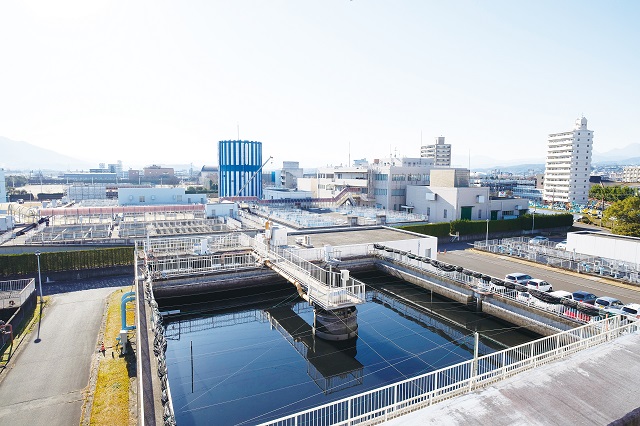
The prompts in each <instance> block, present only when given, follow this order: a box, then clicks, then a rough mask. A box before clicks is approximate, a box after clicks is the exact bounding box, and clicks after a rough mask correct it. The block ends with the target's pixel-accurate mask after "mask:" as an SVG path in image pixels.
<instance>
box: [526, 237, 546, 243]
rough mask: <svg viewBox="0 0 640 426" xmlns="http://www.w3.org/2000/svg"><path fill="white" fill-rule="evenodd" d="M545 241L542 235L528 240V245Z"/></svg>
mask: <svg viewBox="0 0 640 426" xmlns="http://www.w3.org/2000/svg"><path fill="white" fill-rule="evenodd" d="M545 241H549V239H548V238H547V237H543V236H542V235H538V236H535V237H533V238H531V239H530V240H529V244H541V243H543V242H545Z"/></svg>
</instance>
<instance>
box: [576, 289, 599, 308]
mask: <svg viewBox="0 0 640 426" xmlns="http://www.w3.org/2000/svg"><path fill="white" fill-rule="evenodd" d="M597 298H598V297H597V296H596V295H595V294H593V293H589V292H588V291H582V290H580V291H574V292H573V300H575V301H576V302H582V303H588V304H590V305H593V304H594V303H595V302H596V299H597Z"/></svg>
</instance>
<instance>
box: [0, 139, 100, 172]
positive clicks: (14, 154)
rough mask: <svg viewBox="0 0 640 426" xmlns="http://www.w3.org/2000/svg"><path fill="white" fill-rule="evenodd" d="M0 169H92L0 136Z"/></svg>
mask: <svg viewBox="0 0 640 426" xmlns="http://www.w3.org/2000/svg"><path fill="white" fill-rule="evenodd" d="M0 152H1V153H2V156H1V157H0V168H4V169H9V170H38V169H41V170H60V171H61V170H75V169H83V168H88V167H92V165H91V164H89V163H87V162H85V161H82V160H78V159H76V158H72V157H68V156H66V155H62V154H58V153H57V152H55V151H52V150H50V149H45V148H40V147H39V146H35V145H32V144H30V143H27V142H22V141H14V140H11V139H8V138H5V137H2V136H0Z"/></svg>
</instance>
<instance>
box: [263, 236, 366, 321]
mask: <svg viewBox="0 0 640 426" xmlns="http://www.w3.org/2000/svg"><path fill="white" fill-rule="evenodd" d="M253 249H254V251H255V253H256V254H257V255H258V261H259V262H260V263H264V264H265V265H266V266H268V267H269V268H271V269H272V270H274V271H275V272H277V273H278V274H280V275H281V276H282V277H283V278H285V279H287V280H288V281H289V282H291V283H292V284H293V285H295V286H296V287H299V290H300V288H301V289H302V291H303V292H304V294H306V295H307V298H306V297H303V299H305V300H308V301H309V302H311V303H312V304H313V305H315V306H319V307H321V308H322V309H324V310H325V311H332V310H336V309H342V308H349V307H352V306H356V305H360V304H362V303H365V302H366V295H365V284H364V283H363V282H362V281H358V280H356V279H355V278H353V277H350V276H349V271H346V270H343V271H340V272H333V271H332V270H326V269H323V268H321V267H319V266H317V265H315V264H313V263H311V262H309V261H307V260H305V259H302V258H301V257H298V256H296V255H295V254H294V253H292V252H291V251H289V250H282V249H278V248H275V247H270V246H269V244H268V243H266V242H261V241H257V240H255V241H254V244H253Z"/></svg>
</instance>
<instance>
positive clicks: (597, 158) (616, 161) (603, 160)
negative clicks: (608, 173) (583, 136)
mask: <svg viewBox="0 0 640 426" xmlns="http://www.w3.org/2000/svg"><path fill="white" fill-rule="evenodd" d="M453 162H454V164H453V166H454V167H469V158H468V157H467V158H464V157H460V156H455V155H454V156H453ZM591 163H592V164H593V165H594V166H610V165H640V144H637V143H636V144H631V145H628V146H626V147H624V148H616V149H612V150H611V151H607V152H597V151H594V152H593V158H592V160H591ZM544 167H545V159H544V158H529V159H521V160H507V161H501V160H495V159H492V158H491V157H485V156H477V155H476V156H473V157H471V170H472V171H474V172H488V171H491V170H495V169H498V170H501V171H503V172H509V173H520V172H526V171H528V170H539V171H540V172H544Z"/></svg>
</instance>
